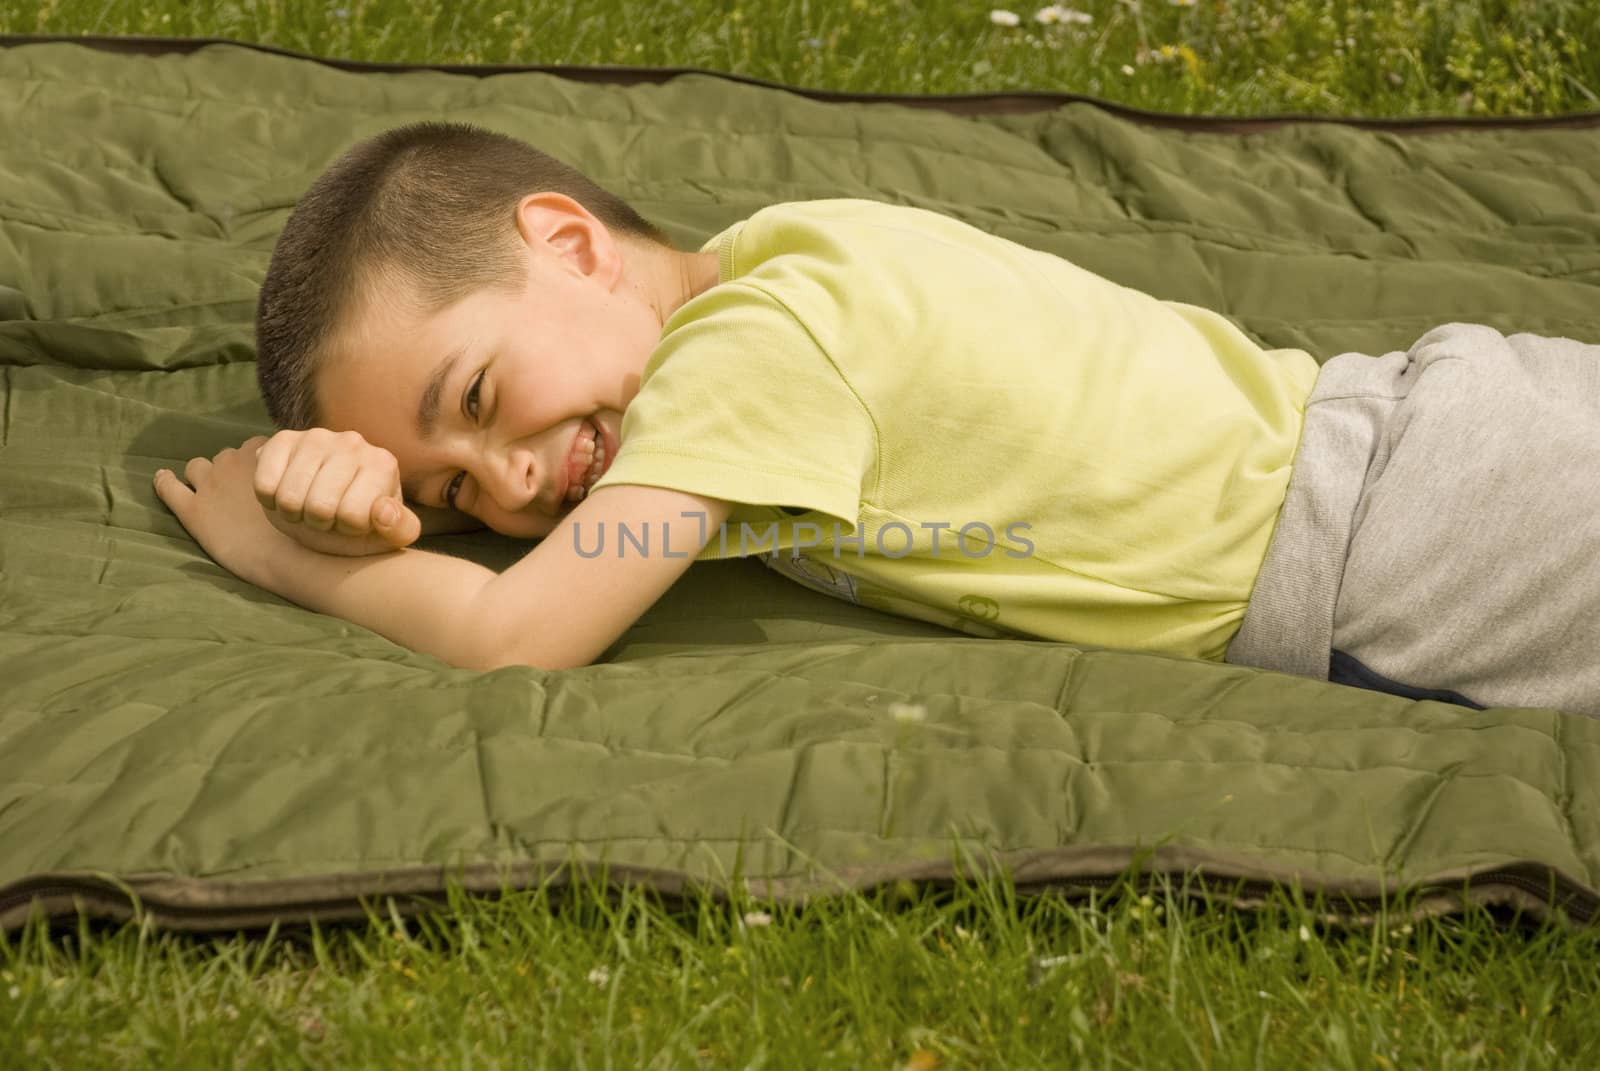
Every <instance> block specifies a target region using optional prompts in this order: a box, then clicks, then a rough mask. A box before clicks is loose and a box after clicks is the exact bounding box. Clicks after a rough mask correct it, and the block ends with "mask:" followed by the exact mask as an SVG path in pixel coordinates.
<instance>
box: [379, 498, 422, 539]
mask: <svg viewBox="0 0 1600 1071" xmlns="http://www.w3.org/2000/svg"><path fill="white" fill-rule="evenodd" d="M372 527H373V530H374V531H376V532H377V533H378V534H379V535H380V536H382V537H383V539H384V541H385V542H387V543H388V544H389V545H390V546H392V547H396V548H399V547H409V546H410V545H411V544H413V543H415V542H416V541H417V539H418V538H419V537H420V536H421V535H422V518H421V517H418V516H417V515H416V513H414V512H412V511H411V510H410V509H409V508H407V506H406V504H405V503H404V502H402V501H401V500H400V499H398V498H394V497H384V498H380V499H378V500H377V501H375V502H374V503H373V504H372Z"/></svg>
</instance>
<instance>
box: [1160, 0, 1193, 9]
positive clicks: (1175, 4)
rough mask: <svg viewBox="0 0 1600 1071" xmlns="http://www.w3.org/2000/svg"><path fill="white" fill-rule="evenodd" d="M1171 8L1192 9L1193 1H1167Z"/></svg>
mask: <svg viewBox="0 0 1600 1071" xmlns="http://www.w3.org/2000/svg"><path fill="white" fill-rule="evenodd" d="M1167 3H1169V4H1171V5H1172V6H1173V7H1194V0H1167Z"/></svg>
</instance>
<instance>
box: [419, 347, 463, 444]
mask: <svg viewBox="0 0 1600 1071" xmlns="http://www.w3.org/2000/svg"><path fill="white" fill-rule="evenodd" d="M466 350H467V346H466V343H462V344H461V345H459V346H457V347H456V348H455V349H453V350H451V351H450V353H449V354H448V355H446V357H445V359H444V360H442V361H440V362H439V366H438V367H437V368H435V369H434V370H433V374H432V375H430V376H429V377H428V383H427V386H425V387H423V388H422V404H421V405H419V406H417V434H418V435H420V436H422V438H423V439H431V438H433V429H434V426H435V425H436V424H438V423H439V401H440V399H441V398H442V397H443V396H444V383H445V380H447V379H449V378H450V372H451V370H452V369H453V368H455V366H456V361H458V360H460V359H461V355H462V354H463V353H465V352H466Z"/></svg>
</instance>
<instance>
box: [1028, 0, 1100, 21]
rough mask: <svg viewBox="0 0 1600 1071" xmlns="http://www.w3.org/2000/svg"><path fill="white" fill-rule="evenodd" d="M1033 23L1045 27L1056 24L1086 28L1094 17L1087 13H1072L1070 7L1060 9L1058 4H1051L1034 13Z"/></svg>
mask: <svg viewBox="0 0 1600 1071" xmlns="http://www.w3.org/2000/svg"><path fill="white" fill-rule="evenodd" d="M1033 21H1034V22H1038V23H1043V24H1044V25H1046V26H1050V25H1053V24H1055V23H1058V22H1059V23H1061V24H1063V25H1070V24H1072V23H1077V24H1078V25H1080V26H1087V25H1088V24H1089V23H1091V22H1093V21H1094V16H1093V15H1090V14H1088V13H1087V12H1083V11H1074V10H1073V9H1072V8H1070V7H1062V6H1061V5H1060V4H1051V5H1050V6H1049V7H1042V8H1040V9H1039V10H1038V11H1036V12H1034V14H1033Z"/></svg>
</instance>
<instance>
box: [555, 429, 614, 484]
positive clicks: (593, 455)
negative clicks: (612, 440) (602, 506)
mask: <svg viewBox="0 0 1600 1071" xmlns="http://www.w3.org/2000/svg"><path fill="white" fill-rule="evenodd" d="M610 460H611V459H610V458H608V457H607V456H606V440H605V436H604V435H602V434H601V432H600V429H599V427H598V426H597V425H596V424H595V423H594V421H592V420H585V421H584V422H583V426H582V427H581V428H579V429H578V436H577V438H576V439H575V440H574V441H573V444H572V453H571V455H570V456H568V458H567V493H566V497H565V498H564V499H563V501H565V502H582V501H583V499H584V496H586V495H587V494H588V493H589V492H590V491H591V490H593V489H594V485H595V483H596V482H597V481H599V479H600V477H601V476H604V475H605V472H606V468H607V466H608V465H609V463H610Z"/></svg>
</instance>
